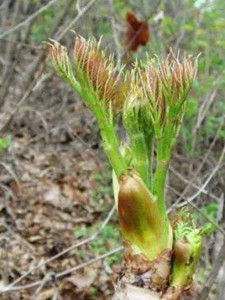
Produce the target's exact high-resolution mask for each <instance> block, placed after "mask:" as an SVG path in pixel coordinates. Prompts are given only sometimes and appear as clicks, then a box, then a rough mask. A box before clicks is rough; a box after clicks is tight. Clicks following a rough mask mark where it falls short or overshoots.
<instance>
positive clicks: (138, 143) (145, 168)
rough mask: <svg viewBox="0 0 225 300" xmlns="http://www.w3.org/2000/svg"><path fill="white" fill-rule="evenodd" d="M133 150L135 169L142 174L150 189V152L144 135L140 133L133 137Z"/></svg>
mask: <svg viewBox="0 0 225 300" xmlns="http://www.w3.org/2000/svg"><path fill="white" fill-rule="evenodd" d="M131 148H132V154H133V161H132V163H133V166H134V169H135V170H136V171H137V172H138V173H139V174H140V176H141V178H142V180H143V181H144V183H145V184H146V185H147V186H148V187H150V168H149V167H150V161H149V152H148V149H147V146H146V143H145V137H144V134H143V133H141V132H140V133H138V134H135V135H133V136H132V141H131Z"/></svg>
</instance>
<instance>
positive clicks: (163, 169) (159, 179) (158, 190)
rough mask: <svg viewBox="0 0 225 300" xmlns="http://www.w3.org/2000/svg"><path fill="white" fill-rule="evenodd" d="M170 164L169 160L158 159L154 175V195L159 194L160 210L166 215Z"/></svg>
mask: <svg viewBox="0 0 225 300" xmlns="http://www.w3.org/2000/svg"><path fill="white" fill-rule="evenodd" d="M168 166H169V161H168V160H162V159H159V158H158V159H157V166H156V171H155V175H154V195H156V196H157V201H158V206H159V210H160V212H161V213H162V215H166V204H165V190H166V177H167V171H168Z"/></svg>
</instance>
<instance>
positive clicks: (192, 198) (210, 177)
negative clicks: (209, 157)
mask: <svg viewBox="0 0 225 300" xmlns="http://www.w3.org/2000/svg"><path fill="white" fill-rule="evenodd" d="M224 156H225V146H224V147H223V150H222V153H221V155H220V158H219V160H218V163H217V165H216V166H215V168H214V169H213V170H212V172H211V173H210V175H209V176H208V178H207V179H206V181H205V182H204V183H203V185H202V186H201V187H200V188H199V190H198V191H197V192H196V193H195V194H194V195H193V196H191V197H189V198H188V199H187V200H186V201H184V202H182V203H180V204H179V205H177V204H176V203H175V204H176V205H177V206H178V207H183V206H185V205H186V204H187V203H190V202H192V201H193V200H194V199H195V198H197V197H198V196H199V195H200V194H201V193H203V191H204V190H205V188H206V186H207V185H208V184H209V182H210V181H211V179H212V178H213V177H214V176H215V174H216V173H217V172H218V171H219V169H220V167H221V165H222V162H223V160H224Z"/></svg>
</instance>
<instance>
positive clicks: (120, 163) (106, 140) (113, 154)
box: [99, 120, 127, 177]
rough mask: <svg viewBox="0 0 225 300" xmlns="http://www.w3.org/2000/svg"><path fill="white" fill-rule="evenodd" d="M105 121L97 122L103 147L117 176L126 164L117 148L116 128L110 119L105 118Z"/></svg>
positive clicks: (124, 168)
mask: <svg viewBox="0 0 225 300" xmlns="http://www.w3.org/2000/svg"><path fill="white" fill-rule="evenodd" d="M107 123H108V124H107ZM107 123H106V122H101V124H100V123H99V127H100V130H101V136H102V140H103V147H104V150H105V153H106V155H107V157H108V159H109V160H110V163H111V165H112V167H113V169H114V171H115V173H116V175H117V177H119V176H120V175H121V174H122V173H123V172H124V171H125V170H126V169H127V165H126V161H125V159H124V157H123V156H122V154H121V153H120V150H119V147H120V143H119V139H118V136H117V133H116V130H115V128H114V126H113V124H112V123H110V121H108V120H107Z"/></svg>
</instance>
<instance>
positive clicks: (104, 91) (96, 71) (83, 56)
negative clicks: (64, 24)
mask: <svg viewBox="0 0 225 300" xmlns="http://www.w3.org/2000/svg"><path fill="white" fill-rule="evenodd" d="M74 57H75V62H76V67H77V69H78V70H77V71H78V74H77V75H78V77H80V81H81V82H82V81H83V78H82V77H83V76H84V77H85V79H87V80H88V82H89V84H90V85H91V87H92V88H93V90H94V91H95V93H96V94H97V97H98V98H99V99H100V100H101V101H104V102H105V103H106V105H107V106H110V107H112V109H113V110H114V111H119V110H121V109H122V107H123V103H124V100H125V98H126V96H127V94H128V83H127V82H126V80H125V79H124V78H123V77H122V76H121V71H120V72H119V71H118V69H117V67H116V66H115V64H114V62H113V59H112V57H107V56H106V55H105V54H104V52H103V51H101V50H100V43H98V44H97V43H96V42H94V41H86V40H85V39H83V38H82V37H77V38H76V40H75V45H74ZM81 73H82V74H81ZM86 84H87V83H86Z"/></svg>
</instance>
